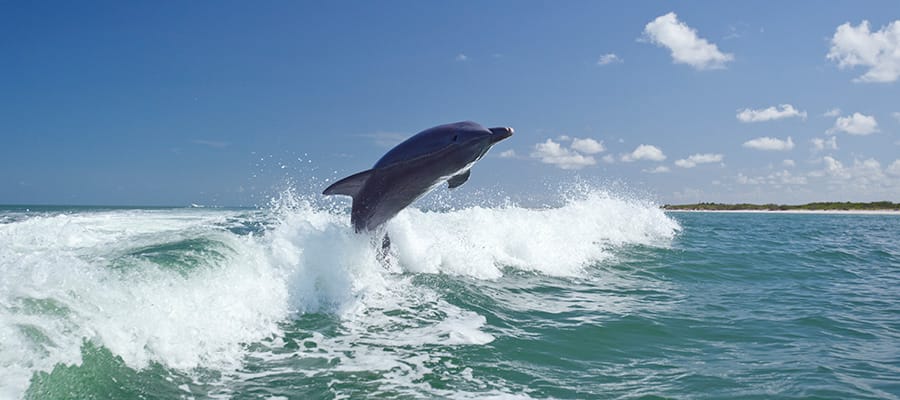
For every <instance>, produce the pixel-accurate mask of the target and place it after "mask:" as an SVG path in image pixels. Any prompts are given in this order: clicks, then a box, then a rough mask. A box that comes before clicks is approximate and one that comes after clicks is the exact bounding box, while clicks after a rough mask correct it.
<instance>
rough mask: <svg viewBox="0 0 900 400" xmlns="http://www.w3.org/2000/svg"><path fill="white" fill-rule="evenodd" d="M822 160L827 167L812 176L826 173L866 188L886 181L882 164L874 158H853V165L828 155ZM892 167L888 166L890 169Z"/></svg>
mask: <svg viewBox="0 0 900 400" xmlns="http://www.w3.org/2000/svg"><path fill="white" fill-rule="evenodd" d="M822 162H823V163H824V164H825V168H824V169H823V170H822V171H820V172H812V173H810V175H811V176H823V175H824V176H828V177H831V178H832V179H834V180H837V181H848V182H852V184H853V186H854V187H857V188H866V187H869V186H870V185H872V184H878V183H884V181H885V176H884V173H883V172H882V171H881V164H880V163H879V162H878V161H876V160H875V159H872V158H869V159H867V160H863V161H859V160H853V166H851V167H845V166H844V164H843V163H841V162H840V161H838V160H836V159H834V158H832V157H828V156H825V157H823V158H822ZM892 166H893V164H892ZM890 168H891V167H888V171H890Z"/></svg>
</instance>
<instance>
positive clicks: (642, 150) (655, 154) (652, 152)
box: [622, 144, 666, 162]
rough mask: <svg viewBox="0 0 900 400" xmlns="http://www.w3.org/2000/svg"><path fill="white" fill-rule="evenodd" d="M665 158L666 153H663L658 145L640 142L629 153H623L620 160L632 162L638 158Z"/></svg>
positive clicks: (657, 159)
mask: <svg viewBox="0 0 900 400" xmlns="http://www.w3.org/2000/svg"><path fill="white" fill-rule="evenodd" d="M665 159H666V155H665V154H663V152H662V150H660V149H659V147H656V146H653V145H649V144H642V145H640V146H638V147H637V148H635V149H634V151H632V152H631V153H628V154H623V155H622V161H624V162H632V161H638V160H650V161H662V160H665Z"/></svg>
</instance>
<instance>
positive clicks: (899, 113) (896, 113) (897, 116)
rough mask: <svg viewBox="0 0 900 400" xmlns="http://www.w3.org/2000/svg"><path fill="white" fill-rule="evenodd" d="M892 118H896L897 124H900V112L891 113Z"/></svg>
mask: <svg viewBox="0 0 900 400" xmlns="http://www.w3.org/2000/svg"><path fill="white" fill-rule="evenodd" d="M891 116H892V117H894V119H896V120H897V122H900V111H894V112H892V113H891Z"/></svg>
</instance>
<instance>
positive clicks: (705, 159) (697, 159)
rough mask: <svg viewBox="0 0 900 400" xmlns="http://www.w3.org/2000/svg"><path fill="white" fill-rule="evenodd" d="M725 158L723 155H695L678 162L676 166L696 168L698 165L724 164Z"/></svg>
mask: <svg viewBox="0 0 900 400" xmlns="http://www.w3.org/2000/svg"><path fill="white" fill-rule="evenodd" d="M723 158H724V156H723V155H721V154H710V153H708V154H694V155H692V156H690V157H688V158H686V159H681V160H676V161H675V165H676V166H678V167H681V168H694V167H696V166H697V164H708V163H715V162H722V159H723Z"/></svg>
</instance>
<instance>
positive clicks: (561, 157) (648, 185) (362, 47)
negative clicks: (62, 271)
mask: <svg viewBox="0 0 900 400" xmlns="http://www.w3.org/2000/svg"><path fill="white" fill-rule="evenodd" d="M898 80H900V7H897V4H896V2H895V1H866V2H858V1H829V2H820V1H792V2H781V1H778V2H775V1H760V2H744V3H739V2H713V1H708V2H701V1H691V2H595V1H571V2H552V1H539V2H535V1H487V2H484V1H479V2H475V1H471V2H466V1H464V2H435V1H424V2H423V1H400V0H391V1H381V2H362V1H359V2H356V1H334V2H299V1H263V2H200V1H197V2H170V1H161V2H120V1H109V2H92V1H85V2H62V1H59V2H56V1H42V2H12V1H0V204H85V205H91V204H94V205H188V204H191V203H194V204H205V205H219V206H252V205H258V204H261V203H263V202H264V200H265V199H266V198H268V196H271V195H272V194H273V193H275V192H277V190H279V188H281V187H283V186H285V185H286V184H287V182H289V181H290V182H294V185H296V186H297V187H298V190H300V191H306V192H309V193H315V192H317V191H320V190H321V189H323V188H324V187H325V186H327V182H328V181H329V180H333V179H335V178H340V177H343V176H346V175H349V174H352V173H355V172H358V171H361V170H365V169H368V168H370V167H371V166H372V165H373V164H374V163H375V161H377V160H378V159H379V158H380V157H381V155H382V154H384V153H385V152H386V151H387V150H388V149H389V148H390V147H392V146H393V145H395V144H397V143H399V142H400V141H402V140H403V139H404V138H406V137H409V136H411V135H413V134H415V133H417V132H419V131H421V130H424V129H427V128H429V127H432V126H435V125H439V124H444V123H449V122H455V121H462V120H472V121H476V122H478V123H481V124H483V125H485V126H488V127H492V126H511V127H513V128H514V129H515V132H516V134H515V136H513V137H512V138H510V139H508V140H506V141H503V142H501V143H500V144H498V145H497V146H496V147H495V148H494V149H493V150H492V151H491V152H490V153H489V154H488V156H487V157H485V158H484V159H483V160H481V161H480V162H479V164H478V165H476V166H475V167H474V168H473V170H472V171H473V172H472V176H471V178H470V180H469V181H468V182H467V183H466V185H463V187H461V188H459V189H457V190H459V191H460V192H459V193H461V194H460V196H463V195H470V196H471V195H473V194H475V195H477V194H479V193H492V194H494V195H497V194H499V195H502V196H507V197H510V198H512V199H532V200H533V201H540V199H541V198H543V197H546V196H554V195H557V192H558V190H557V188H559V187H560V186H561V185H565V184H568V183H572V182H588V183H589V184H590V185H593V186H594V187H596V188H598V189H608V190H619V191H624V192H628V193H636V195H635V196H638V197H641V198H645V199H648V200H651V201H656V202H659V203H669V204H672V203H693V202H700V201H704V202H732V203H733V202H754V203H768V202H774V203H783V204H784V203H788V204H795V203H806V202H812V201H877V200H890V201H895V202H896V201H900V82H898ZM319 186H321V187H319ZM613 188H615V189H613ZM440 190H446V189H440ZM534 199H537V200H534ZM523 201H524V200H523Z"/></svg>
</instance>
